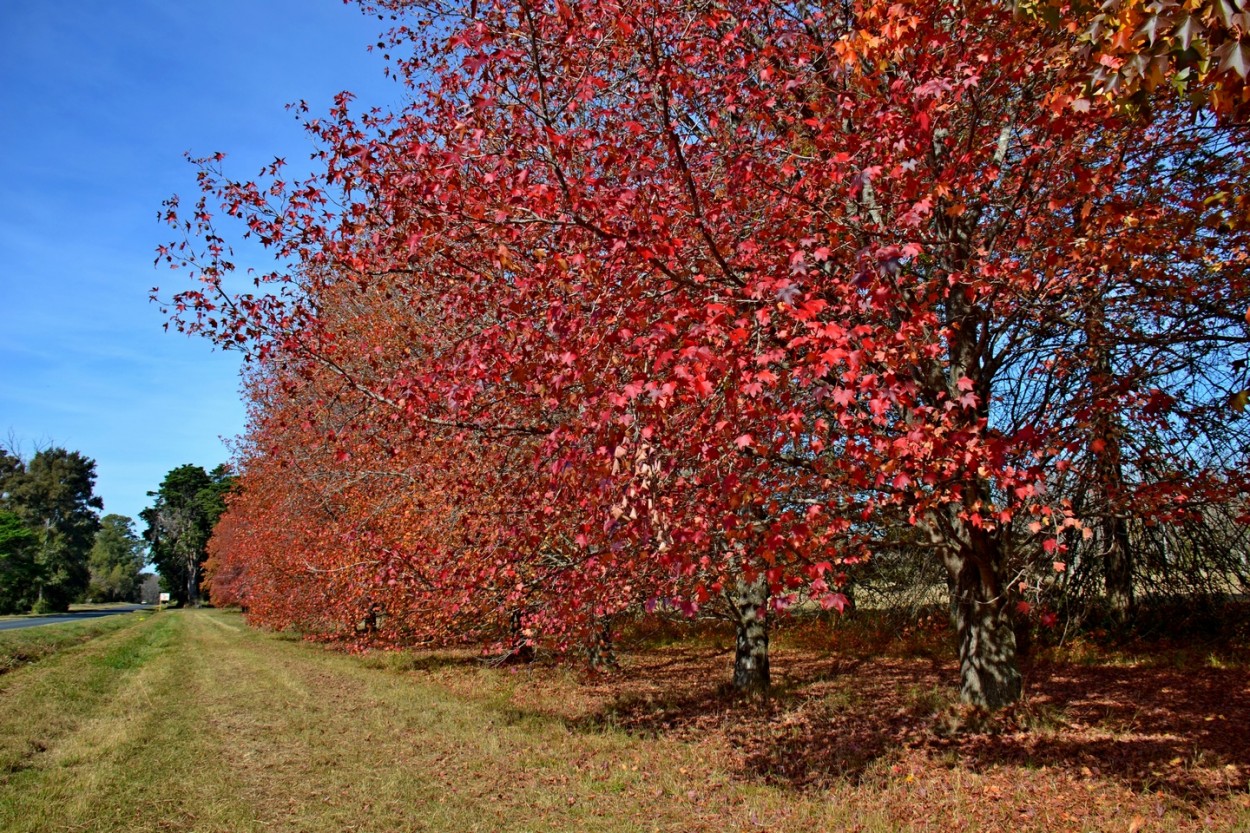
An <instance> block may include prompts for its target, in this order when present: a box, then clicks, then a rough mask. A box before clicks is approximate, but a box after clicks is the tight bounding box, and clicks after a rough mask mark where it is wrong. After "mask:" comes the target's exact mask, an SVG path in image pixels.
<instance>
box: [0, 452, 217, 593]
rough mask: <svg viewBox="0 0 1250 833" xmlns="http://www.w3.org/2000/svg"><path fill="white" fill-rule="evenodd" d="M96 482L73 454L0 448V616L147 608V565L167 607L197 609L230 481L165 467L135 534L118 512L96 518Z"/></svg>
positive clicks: (84, 460)
mask: <svg viewBox="0 0 1250 833" xmlns="http://www.w3.org/2000/svg"><path fill="white" fill-rule="evenodd" d="M95 481H96V464H95V461H94V460H92V459H91V458H89V457H86V456H85V455H83V454H82V453H80V452H78V451H68V450H66V449H64V448H60V447H50V448H46V449H41V450H38V451H36V452H35V454H34V455H33V456H31V457H30V458H29V459H24V458H23V457H22V456H21V454H19V453H18V452H17V451H16V450H13V449H9V448H2V447H0V614H13V613H26V612H35V613H53V612H61V611H65V610H68V609H69V605H70V604H71V603H72V602H77V601H84V602H138V601H154V600H155V599H149V598H147V597H148V596H151V595H153V594H154V589H153V588H152V587H151V583H152V582H151V581H150V580H145V576H144V574H143V569H144V567H145V566H146V565H147V564H149V563H150V564H151V565H152V566H154V567H155V568H156V570H157V572H158V573H159V574H160V577H161V578H160V585H161V587H162V588H164V589H167V590H168V591H169V592H170V594H171V596H172V597H173V599H174V600H176V601H177V602H179V603H191V604H194V603H197V602H198V600H199V571H200V565H201V563H202V562H203V560H204V553H205V547H206V544H207V542H208V537H209V535H211V533H212V529H213V526H214V524H215V523H216V521H217V518H218V517H219V516H220V515H221V513H222V511H223V510H224V508H225V495H226V493H227V492H228V491H229V490H230V488H231V486H232V484H233V481H234V478H233V477H231V475H230V473H229V470H228V469H227V468H226V467H225V466H218V467H217V468H215V469H213V470H212V472H207V471H205V470H204V469H203V468H202V467H200V466H194V465H183V466H179V467H177V468H175V469H174V470H172V471H171V472H170V473H169V474H168V475H167V476H166V478H165V480H164V481H163V482H162V483H161V486H160V488H159V489H158V490H157V491H155V492H150V493H149V494H150V495H151V496H152V497H154V498H155V502H154V504H153V506H152V507H150V508H148V509H145V510H144V511H143V512H142V513H141V517H142V519H143V520H144V522H145V523H146V524H147V528H146V529H145V530H144V532H143V534H142V535H140V534H139V533H138V532H136V530H135V526H134V521H133V520H132V519H131V518H129V517H126V516H125V515H119V514H107V515H104V516H103V517H101V516H100V513H101V512H102V511H103V509H104V502H103V501H102V500H101V498H100V497H99V496H98V495H96V494H95ZM145 585H146V586H147V590H146V591H145Z"/></svg>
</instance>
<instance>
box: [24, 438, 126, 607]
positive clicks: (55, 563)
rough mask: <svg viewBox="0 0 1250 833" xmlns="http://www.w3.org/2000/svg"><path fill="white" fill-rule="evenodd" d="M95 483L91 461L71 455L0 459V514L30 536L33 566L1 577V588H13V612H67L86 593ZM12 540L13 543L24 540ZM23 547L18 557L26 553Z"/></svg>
mask: <svg viewBox="0 0 1250 833" xmlns="http://www.w3.org/2000/svg"><path fill="white" fill-rule="evenodd" d="M95 477H96V475H95V461H94V460H91V459H90V458H88V457H84V456H83V455H82V454H80V453H79V452H77V451H73V452H71V451H66V450H65V449H64V448H47V449H42V450H40V451H37V452H36V453H35V454H34V456H32V457H31V458H30V459H29V460H22V459H21V458H20V457H19V456H17V455H16V454H14V453H11V452H7V451H6V452H4V453H3V459H2V460H0V509H2V510H4V511H6V512H7V513H10V514H11V515H12V516H15V517H16V518H18V519H19V520H20V522H21V523H22V524H23V525H24V526H25V527H26V528H27V529H28V530H30V531H31V533H32V534H33V535H34V536H35V538H34V545H33V546H34V549H33V561H32V562H30V563H29V564H28V563H27V562H25V561H21V564H22V566H21V567H16V564H17V562H16V561H10V562H9V563H10V564H13V565H14V566H15V572H13V573H10V574H9V575H7V576H6V578H5V584H6V585H10V586H12V587H14V588H15V589H14V590H13V595H12V596H11V598H12V599H13V602H12V603H13V605H15V606H16V607H17V608H22V609H29V608H30V607H32V606H33V607H34V608H35V609H36V610H39V611H63V610H67V609H68V608H69V604H70V602H72V601H74V600H75V599H76V598H77V597H78V596H79V595H80V594H81V593H82V592H83V591H84V590H86V588H87V584H88V582H89V581H90V571H89V568H88V558H89V555H90V552H91V547H92V544H93V542H94V539H95V533H96V530H97V529H98V528H99V524H100V521H99V517H98V515H97V510H100V509H103V507H104V504H103V502H102V501H101V500H100V498H99V497H97V496H96V495H95ZM14 535H15V536H17V537H15V538H12V539H11V540H13V541H18V540H19V539H21V540H25V539H24V538H22V536H20V535H18V533H16V532H14ZM24 547H25V545H24V544H23V545H21V547H19V550H20V552H23V553H24V552H26V550H25V549H24ZM10 558H18V556H10ZM23 558H24V556H23ZM19 560H20V559H19ZM18 587H24V588H26V589H25V591H21V590H17V589H16V588H18Z"/></svg>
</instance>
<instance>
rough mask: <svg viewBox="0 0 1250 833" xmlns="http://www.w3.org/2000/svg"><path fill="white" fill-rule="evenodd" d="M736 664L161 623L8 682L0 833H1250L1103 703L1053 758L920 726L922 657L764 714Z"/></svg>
mask: <svg viewBox="0 0 1250 833" xmlns="http://www.w3.org/2000/svg"><path fill="white" fill-rule="evenodd" d="M724 661H725V657H724V655H723V652H721V651H720V650H719V649H718V648H717V647H716V646H708V645H701V644H695V645H693V646H692V645H680V644H679V645H673V646H671V647H665V648H659V649H652V650H649V651H647V652H643V653H639V654H635V655H627V656H623V657H622V664H623V666H624V671H623V673H622V674H620V675H614V676H611V677H603V678H591V679H585V678H581V677H580V676H579V675H578V674H576V673H574V672H573V671H570V670H569V669H566V668H559V667H532V668H525V669H498V668H488V667H484V666H482V665H481V664H480V663H478V662H476V660H475V659H474V657H472V656H471V655H468V654H463V653H462V654H455V653H449V654H423V655H402V654H384V655H371V656H367V657H363V658H362V657H359V656H348V655H344V654H339V653H335V652H331V651H327V650H324V649H322V648H319V647H317V646H313V645H309V644H304V643H299V642H292V641H290V640H287V639H279V638H275V637H273V636H270V635H266V634H263V633H258V632H255V631H252V630H249V629H248V628H246V627H244V626H243V624H242V622H241V620H240V619H239V617H238V616H237V615H235V614H230V613H224V612H221V611H207V610H189V611H171V612H167V613H162V614H159V615H155V616H149V617H146V618H145V620H144V621H142V622H140V623H138V624H137V625H136V626H135V627H132V628H122V629H118V630H116V631H114V632H112V633H108V634H104V635H102V636H100V637H99V638H97V639H94V640H92V641H90V642H87V643H85V644H83V645H81V646H79V647H77V648H75V649H73V650H65V651H61V652H59V653H56V654H54V655H52V656H50V657H48V658H47V660H46V661H44V662H40V663H38V664H35V665H30V666H27V667H24V668H21V669H18V670H17V671H15V672H13V673H11V674H8V675H5V676H3V677H0V830H5V831H13V833H34V831H47V830H90V831H99V833H110V831H146V830H151V831H158V830H180V831H181V830H185V831H223V833H224V831H231V833H233V832H234V831H261V830H275V831H301V833H322V831H325V832H326V833H329V831H334V832H335V833H338V831H393V830H405V831H409V830H411V831H421V830H430V831H450V833H455V832H456V831H564V830H568V831H574V830H578V831H580V830H591V829H593V830H596V831H599V830H602V831H608V833H611V832H612V831H716V833H727V831H751V832H752V833H759V831H781V830H785V831H817V830H822V831H823V830H859V831H865V833H875V832H877V831H895V830H899V831H901V830H934V831H938V830H941V831H946V830H959V829H967V830H975V829H1013V830H1036V831H1041V830H1047V831H1051V830H1127V829H1129V828H1130V825H1135V826H1134V827H1133V829H1134V830H1140V831H1143V833H1144V831H1156V830H1157V831H1163V830H1202V829H1217V830H1233V829H1239V826H1240V828H1246V827H1248V826H1250V809H1247V808H1246V804H1245V802H1244V800H1243V799H1245V792H1244V785H1243V786H1242V787H1240V788H1233V787H1230V788H1229V789H1226V790H1225V791H1224V792H1223V793H1220V794H1219V795H1210V796H1207V797H1205V798H1193V799H1189V798H1184V799H1182V798H1181V797H1178V796H1179V795H1180V793H1179V792H1178V789H1179V786H1175V785H1180V786H1183V782H1184V779H1183V778H1180V779H1178V778H1176V777H1174V774H1175V773H1180V772H1181V771H1182V770H1185V771H1191V770H1192V771H1193V772H1195V773H1196V772H1198V771H1199V770H1200V769H1201V770H1202V771H1203V772H1205V771H1206V770H1205V769H1203V768H1204V767H1205V768H1207V769H1210V768H1211V767H1216V768H1219V767H1225V766H1234V767H1237V766H1241V765H1243V764H1244V763H1245V760H1244V758H1245V757H1246V756H1245V755H1241V757H1238V754H1239V753H1238V752H1237V750H1236V749H1235V748H1233V749H1232V751H1231V752H1227V753H1221V752H1219V750H1218V749H1217V748H1216V747H1212V750H1211V751H1208V752H1207V753H1206V754H1207V756H1208V757H1207V758H1205V759H1203V760H1197V759H1195V757H1194V756H1193V755H1190V756H1189V757H1187V758H1186V759H1185V760H1184V761H1180V762H1177V763H1176V764H1169V759H1170V758H1171V756H1173V754H1174V753H1173V752H1172V751H1171V747H1164V746H1160V747H1159V748H1158V749H1156V748H1155V747H1156V746H1157V745H1159V743H1161V742H1160V741H1158V740H1156V739H1155V737H1154V736H1149V737H1146V736H1145V733H1146V732H1147V729H1145V728H1142V725H1140V724H1149V723H1150V722H1151V721H1150V720H1142V721H1139V723H1138V724H1133V723H1131V722H1123V721H1120V720H1119V717H1118V715H1117V714H1115V713H1111V712H1108V711H1106V710H1105V709H1103V707H1102V706H1099V707H1098V708H1100V709H1103V710H1102V711H1098V712H1097V715H1096V717H1097V719H1098V720H1099V721H1102V722H1104V723H1107V725H1106V726H1105V727H1103V728H1100V729H1099V730H1098V731H1099V732H1101V734H1089V736H1088V737H1084V738H1080V737H1077V736H1075V735H1070V734H1063V733H1064V732H1067V731H1068V729H1067V728H1066V727H1067V725H1068V724H1072V723H1075V722H1077V721H1079V720H1083V719H1084V717H1083V716H1082V715H1083V712H1082V711H1081V709H1083V708H1085V705H1083V704H1082V703H1081V702H1077V701H1075V700H1074V701H1073V702H1072V703H1068V704H1066V705H1062V706H1061V707H1060V706H1056V707H1055V709H1056V711H1057V714H1056V716H1055V719H1054V720H1053V721H1051V724H1050V725H1048V727H1047V728H1044V729H1042V730H1036V731H1032V732H1031V733H1029V732H1025V733H1023V734H1021V735H1020V737H1025V738H1029V739H1030V740H1028V743H1036V746H1037V748H1033V747H1029V746H1028V743H1026V742H1025V741H1018V743H1017V746H1018V750H1017V751H1020V753H1021V754H1020V755H1019V756H1018V757H1013V754H1014V753H1012V754H1001V753H1002V750H1001V749H999V750H997V751H995V749H992V748H989V747H988V746H985V744H984V743H983V744H982V747H977V746H975V745H973V746H971V747H967V746H963V747H961V746H960V745H959V743H957V742H948V741H946V740H943V739H940V738H936V739H935V738H934V736H933V733H932V732H929V731H927V730H925V729H923V728H921V729H917V728H916V727H917V726H921V725H922V724H923V721H924V720H928V719H929V718H930V716H931V715H929V714H928V712H931V711H932V710H933V709H935V708H941V707H942V706H943V705H944V703H945V695H944V693H943V692H945V688H943V687H942V685H941V683H940V675H938V674H937V672H935V671H934V670H933V664H932V663H931V662H930V661H929V660H926V659H923V658H921V659H906V658H877V659H874V660H872V661H871V662H868V663H862V662H861V663H860V664H855V663H854V661H853V659H850V660H848V659H846V658H842V659H831V657H830V656H823V657H822V656H819V655H816V654H814V653H811V652H808V653H803V652H802V651H800V650H799V649H797V648H785V647H781V648H779V653H778V657H777V660H776V662H777V667H778V668H779V669H786V670H785V672H784V673H785V674H786V675H788V676H785V677H783V679H782V680H781V681H780V685H779V691H780V694H779V695H778V696H777V697H775V698H773V699H772V700H769V701H763V702H756V703H751V704H742V703H735V702H732V701H731V700H729V699H727V698H726V697H725V696H724V694H723V693H718V692H717V690H716V679H717V677H718V676H719V675H720V674H722V673H723V672H724V670H725V669H724V667H723V665H724ZM1066 673H1067V672H1065V674H1066ZM1117 673H1120V672H1117ZM1210 673H1211V674H1218V675H1222V676H1220V677H1218V679H1217V678H1214V677H1213V678H1212V679H1214V680H1216V682H1219V681H1221V680H1223V681H1225V682H1232V681H1234V680H1243V679H1244V674H1243V673H1242V671H1241V670H1230V669H1213V670H1211V671H1210ZM1239 675H1240V676H1239ZM1169 679H1170V678H1169ZM1063 680H1065V681H1066V682H1065V684H1070V686H1071V687H1072V690H1073V691H1074V692H1079V687H1080V682H1081V681H1080V680H1079V679H1073V680H1068V677H1067V676H1065V677H1063ZM1177 680H1178V681H1179V680H1180V678H1179V677H1177ZM1131 683H1132V681H1131V680H1130V679H1129V678H1127V677H1126V678H1125V685H1131ZM1177 684H1179V682H1178V683H1177ZM1074 696H1075V695H1074ZM1073 703H1075V704H1073ZM1134 707H1135V708H1137V706H1134ZM1228 708H1229V707H1228V706H1225V705H1220V709H1221V710H1222V711H1221V714H1220V715H1219V718H1220V722H1217V723H1204V722H1202V721H1203V719H1202V717H1197V720H1198V726H1199V728H1203V727H1205V728H1206V730H1207V731H1208V733H1209V734H1210V735H1212V736H1215V735H1216V734H1226V733H1224V732H1223V729H1222V728H1221V727H1222V725H1223V718H1224V717H1227V718H1229V719H1236V718H1239V717H1240V715H1239V713H1238V714H1235V713H1233V712H1232V711H1229V710H1228ZM1146 717H1147V718H1150V719H1151V720H1153V719H1154V718H1155V717H1156V716H1155V715H1154V714H1153V713H1152V714H1151V715H1146ZM909 721H911V722H909ZM916 721H920V722H919V723H917V722H916ZM925 725H927V724H925ZM892 727H893V728H892ZM895 729H898V730H899V731H895ZM1168 731H1184V727H1180V728H1179V729H1178V728H1177V727H1176V726H1172V727H1171V728H1169V730H1168ZM892 732H893V734H892ZM908 732H914V733H915V735H916V737H917V738H920V739H921V740H919V741H917V743H916V744H914V745H909V741H907V737H909V735H907V733H908ZM1195 737H1205V736H1203V735H1195ZM1179 742H1182V743H1188V742H1189V741H1188V739H1187V738H1183V737H1182V738H1180V741H1179ZM985 743H991V741H986V742H985ZM1107 743H1122V744H1128V745H1130V746H1133V745H1134V744H1141V745H1142V746H1141V749H1140V750H1139V751H1141V752H1143V754H1146V753H1148V754H1149V755H1150V756H1153V757H1150V758H1148V759H1145V760H1144V761H1143V765H1144V766H1146V767H1151V766H1154V764H1155V763H1156V761H1155V758H1161V759H1162V761H1163V763H1162V766H1164V768H1165V769H1166V768H1167V767H1168V766H1169V765H1170V766H1171V769H1172V770H1174V771H1175V773H1170V772H1167V771H1164V772H1162V773H1161V775H1160V776H1159V780H1157V781H1156V782H1153V783H1152V785H1151V786H1150V787H1143V786H1141V785H1134V784H1132V783H1130V782H1129V780H1128V779H1127V778H1125V777H1121V776H1122V775H1123V774H1124V773H1127V770H1124V772H1123V773H1122V772H1120V771H1119V770H1114V769H1112V768H1110V767H1109V766H1108V765H1106V764H1100V763H1099V762H1098V760H1097V758H1096V757H1091V758H1089V759H1088V761H1087V760H1086V759H1085V758H1083V757H1081V756H1082V755H1084V754H1085V753H1086V752H1089V753H1090V754H1092V755H1095V756H1096V754H1097V752H1098V750H1099V749H1100V748H1102V746H1104V745H1105V744H1107ZM1073 744H1076V746H1074V745H1073ZM1082 744H1083V745H1082ZM1230 748H1231V747H1230ZM1030 750H1031V751H1030ZM1007 752H1008V753H1011V748H1007ZM1220 754H1223V755H1225V757H1218V758H1217V757H1213V756H1217V755H1220ZM1230 755H1231V756H1232V757H1228V756H1230ZM812 773H815V774H816V776H818V777H812ZM1169 779H1171V780H1169ZM1174 786H1175V788H1174ZM1204 795H1205V794H1204ZM1090 807H1092V808H1095V809H1092V810H1091V809H1088V808H1090Z"/></svg>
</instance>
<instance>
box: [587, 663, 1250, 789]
mask: <svg viewBox="0 0 1250 833" xmlns="http://www.w3.org/2000/svg"><path fill="white" fill-rule="evenodd" d="M664 654H665V656H664V658H663V659H662V660H660V661H655V662H651V663H647V664H645V665H642V666H638V667H635V668H634V669H632V673H631V674H629V675H625V676H626V677H632V680H627V681H626V682H620V681H618V682H617V683H615V684H606V683H605V684H604V693H605V694H607V695H608V696H606V697H605V698H604V702H605V703H606V704H605V705H602V706H601V707H600V708H599V709H597V710H596V711H595V712H594V713H592V714H589V715H587V716H585V717H582V718H580V719H577V720H574V721H571V725H572V727H573V728H579V729H583V730H599V729H602V728H604V727H610V728H616V729H622V730H625V731H629V732H634V733H639V734H644V735H649V736H666V737H675V738H679V739H688V740H702V739H705V738H707V737H708V736H710V735H714V736H719V737H720V738H722V739H723V740H724V741H725V743H726V744H727V745H728V746H729V747H730V748H731V749H732V750H734V752H735V753H736V754H737V757H738V760H739V762H740V763H739V765H740V776H741V777H743V778H744V779H746V780H751V781H756V782H763V783H769V784H774V785H778V786H785V787H788V788H794V789H809V788H821V787H826V786H829V785H832V784H834V783H836V782H842V783H851V784H860V783H865V782H876V781H879V780H883V779H885V778H887V777H888V773H889V769H890V766H891V765H892V764H893V763H895V762H896V761H898V760H899V759H900V758H902V757H903V756H908V755H914V754H915V753H921V754H923V755H924V756H925V759H926V760H929V761H930V762H932V761H937V762H940V763H941V764H943V765H948V766H960V767H964V768H967V769H971V770H973V771H988V770H991V769H993V768H996V767H1020V768H1028V769H1035V768H1040V767H1051V768H1055V769H1057V770H1060V771H1062V772H1065V773H1067V774H1069V775H1071V776H1072V777H1074V778H1081V777H1100V778H1103V779H1110V780H1113V781H1116V782H1118V783H1120V784H1122V785H1124V786H1126V787H1128V788H1130V789H1132V790H1135V791H1152V792H1154V791H1162V792H1164V793H1165V794H1168V795H1171V796H1173V797H1175V798H1177V799H1180V800H1183V801H1186V802H1194V803H1201V802H1203V801H1207V800H1209V799H1211V798H1212V797H1214V796H1217V795H1226V794H1228V793H1229V792H1230V791H1242V790H1245V789H1246V784H1247V781H1246V779H1247V777H1248V776H1250V734H1248V733H1247V732H1246V729H1245V727H1246V726H1248V725H1250V672H1248V671H1247V669H1244V668H1235V669H1229V668H1210V667H1202V668H1196V669H1189V670H1181V669H1167V668H1150V667H1119V666H1098V665H1076V664H1062V665H1048V666H1040V665H1039V666H1037V667H1035V668H1034V669H1032V672H1031V675H1030V677H1031V682H1030V685H1029V688H1028V694H1027V699H1026V701H1025V702H1024V703H1023V704H1022V705H1021V706H1019V707H1017V708H1015V709H1012V710H1008V711H1007V712H1005V713H1004V714H1002V715H997V716H994V717H993V718H991V719H989V720H987V721H984V722H983V724H982V725H981V726H980V727H979V729H980V730H979V731H944V730H943V729H944V727H948V726H949V725H950V722H949V721H948V720H945V719H944V717H945V716H949V715H952V714H958V713H959V709H958V708H956V707H955V701H956V699H957V692H956V690H955V685H954V682H955V679H956V676H957V674H956V669H955V668H954V667H953V665H952V664H951V663H949V662H941V661H926V660H917V659H895V658H888V657H877V658H873V659H870V660H860V661H848V660H846V659H845V658H843V659H837V658H833V657H828V656H824V657H821V656H818V655H814V654H812V653H811V652H794V653H793V654H792V655H790V656H787V655H785V654H784V653H783V652H778V656H776V657H775V658H774V668H775V669H777V670H778V671H780V672H781V673H780V674H779V675H778V677H779V679H778V680H777V683H776V685H775V689H774V692H773V693H772V695H771V696H769V697H767V698H758V699H754V700H744V699H742V698H739V697H737V696H735V695H734V693H733V692H732V691H731V690H729V689H728V687H727V686H725V685H718V680H719V679H725V678H726V677H727V671H726V669H727V663H728V659H727V655H726V653H725V652H724V651H716V650H715V649H708V650H697V649H690V650H680V651H665V652H664Z"/></svg>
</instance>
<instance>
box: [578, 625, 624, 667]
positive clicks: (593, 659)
mask: <svg viewBox="0 0 1250 833" xmlns="http://www.w3.org/2000/svg"><path fill="white" fill-rule="evenodd" d="M586 653H587V659H588V661H589V662H590V667H591V668H593V669H595V670H596V671H601V670H607V669H616V668H619V667H620V665H619V664H618V663H617V661H616V650H615V648H614V646H613V642H612V618H611V617H610V616H602V617H597V618H596V619H595V622H594V628H593V630H592V631H591V634H590V646H589V648H588V649H587V651H586Z"/></svg>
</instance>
